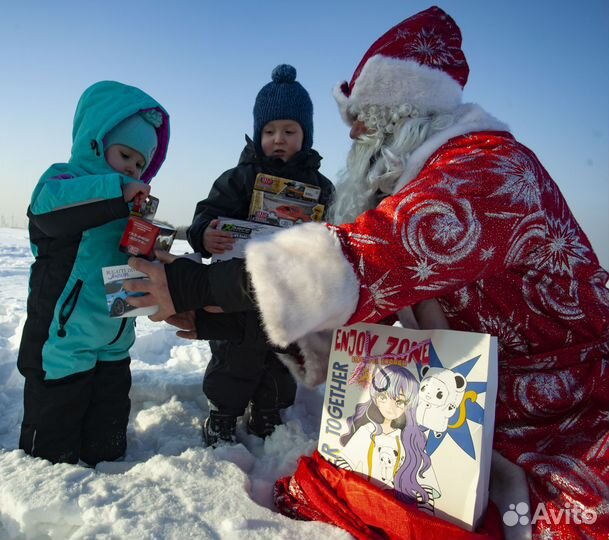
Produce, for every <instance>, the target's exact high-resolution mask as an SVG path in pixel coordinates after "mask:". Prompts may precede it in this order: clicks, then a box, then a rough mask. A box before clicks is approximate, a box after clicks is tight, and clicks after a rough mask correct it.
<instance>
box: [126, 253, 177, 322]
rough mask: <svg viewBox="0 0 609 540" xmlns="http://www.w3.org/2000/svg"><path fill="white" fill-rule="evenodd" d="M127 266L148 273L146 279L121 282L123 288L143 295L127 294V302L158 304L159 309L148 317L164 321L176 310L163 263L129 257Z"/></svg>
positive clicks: (133, 303)
mask: <svg viewBox="0 0 609 540" xmlns="http://www.w3.org/2000/svg"><path fill="white" fill-rule="evenodd" d="M129 266H131V268H134V269H135V270H138V271H140V272H143V273H144V274H147V275H148V279H129V280H127V281H125V283H124V284H123V288H124V289H125V290H126V291H128V292H137V293H143V294H144V296H129V297H127V303H128V304H130V305H132V306H135V307H150V306H159V310H158V311H157V312H156V313H155V314H154V315H151V316H150V317H148V318H149V319H150V320H151V321H155V322H156V321H164V320H165V319H167V318H169V317H170V316H171V315H173V314H175V312H176V310H175V308H174V305H173V300H172V299H171V294H169V288H168V287H167V277H166V276H165V265H163V264H158V263H152V262H149V261H145V260H144V259H139V258H137V257H131V258H130V259H129Z"/></svg>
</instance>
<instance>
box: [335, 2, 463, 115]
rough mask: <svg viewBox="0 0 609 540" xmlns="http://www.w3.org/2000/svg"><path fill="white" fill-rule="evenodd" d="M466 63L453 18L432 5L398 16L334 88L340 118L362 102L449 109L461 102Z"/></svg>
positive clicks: (423, 110)
mask: <svg viewBox="0 0 609 540" xmlns="http://www.w3.org/2000/svg"><path fill="white" fill-rule="evenodd" d="M468 75H469V66H468V65H467V60H466V59H465V55H464V54H463V51H462V50H461V31H460V30H459V27H458V26H457V24H456V23H455V21H454V20H453V19H452V18H451V17H450V16H449V15H447V14H446V13H445V12H444V11H443V10H441V9H440V8H439V7H436V6H433V7H430V8H429V9H426V10H425V11H421V12H420V13H417V14H416V15H413V16H412V17H409V18H408V19H405V20H403V21H402V22H401V23H399V24H397V25H396V26H394V27H393V28H391V30H389V31H388V32H386V33H385V34H384V35H383V36H381V37H380V38H379V39H377V40H376V41H375V42H374V44H373V45H372V46H371V47H370V48H369V49H368V50H367V51H366V54H364V57H363V58H362V60H361V62H360V63H359V65H358V66H357V69H356V70H355V72H354V73H353V77H352V78H351V82H350V83H347V81H345V82H343V83H342V84H339V85H337V86H336V88H335V89H334V97H335V98H336V101H337V102H338V106H339V109H340V113H341V115H342V117H343V118H344V120H345V121H346V122H347V123H348V124H351V123H353V120H354V119H355V117H356V116H357V114H354V112H355V111H358V109H360V108H361V107H362V106H365V105H377V106H382V107H389V108H397V107H399V106H400V105H404V104H409V105H412V106H414V107H415V108H416V109H417V110H418V111H419V113H420V114H433V113H442V112H449V111H451V110H453V109H454V108H455V107H457V106H458V105H459V104H460V103H461V95H462V91H463V87H464V86H465V83H466V82H467V76H468Z"/></svg>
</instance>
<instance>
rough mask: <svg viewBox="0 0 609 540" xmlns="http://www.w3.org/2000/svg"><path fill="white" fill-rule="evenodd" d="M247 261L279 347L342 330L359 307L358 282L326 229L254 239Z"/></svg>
mask: <svg viewBox="0 0 609 540" xmlns="http://www.w3.org/2000/svg"><path fill="white" fill-rule="evenodd" d="M245 260H246V267H247V270H248V272H249V274H250V277H251V281H252V284H253V286H254V291H255V294H256V301H257V303H258V306H259V308H260V312H261V313H262V319H263V322H264V326H265V329H266V332H267V334H268V336H269V338H270V339H271V341H273V343H275V344H277V345H279V346H282V347H285V346H287V345H289V344H290V343H294V342H295V341H296V340H297V339H299V338H301V337H302V336H304V335H306V334H309V333H310V332H317V331H319V330H326V329H333V328H336V327H337V326H341V325H343V324H345V323H346V322H347V321H348V320H349V317H350V316H351V314H352V313H353V312H354V311H355V308H356V307H357V301H358V297H359V282H358V280H357V277H356V275H355V272H354V271H353V268H352V267H351V265H350V264H349V262H348V261H347V259H346V258H345V256H344V255H343V252H342V250H341V246H340V242H339V241H338V239H337V238H336V236H335V235H334V234H333V233H332V232H330V231H329V230H328V228H327V227H326V226H325V225H322V224H319V223H306V224H304V225H298V226H295V227H292V228H291V229H286V230H284V231H280V232H278V233H276V234H273V235H271V236H266V237H261V238H259V239H254V240H251V241H250V242H248V244H247V247H246V258H245Z"/></svg>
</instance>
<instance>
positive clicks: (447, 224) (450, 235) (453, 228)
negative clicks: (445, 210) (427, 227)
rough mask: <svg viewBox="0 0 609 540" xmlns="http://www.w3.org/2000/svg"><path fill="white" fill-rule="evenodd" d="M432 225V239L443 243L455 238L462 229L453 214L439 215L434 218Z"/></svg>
mask: <svg viewBox="0 0 609 540" xmlns="http://www.w3.org/2000/svg"><path fill="white" fill-rule="evenodd" d="M432 227H433V230H434V236H433V239H434V240H438V241H440V242H442V244H444V245H446V244H448V243H449V242H451V241H454V240H456V239H457V238H458V237H459V235H460V234H461V233H462V232H463V229H464V227H463V225H461V223H460V222H459V220H458V219H457V216H455V215H454V214H446V215H444V216H440V217H439V218H437V219H436V220H435V222H434V224H433V226H432Z"/></svg>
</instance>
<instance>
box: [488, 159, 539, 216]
mask: <svg viewBox="0 0 609 540" xmlns="http://www.w3.org/2000/svg"><path fill="white" fill-rule="evenodd" d="M491 172H494V173H496V174H498V175H499V176H501V177H503V178H505V182H504V183H503V185H502V186H501V187H500V188H499V189H498V190H497V191H496V192H495V193H494V195H509V196H510V198H511V201H512V204H519V203H522V204H524V205H525V206H526V207H527V209H529V210H530V209H531V208H534V207H537V206H539V204H540V197H541V195H540V192H539V183H538V171H537V168H536V167H535V164H534V163H533V162H532V161H531V160H530V159H529V158H528V157H526V156H525V155H523V154H514V155H510V156H497V157H495V163H494V167H493V168H491Z"/></svg>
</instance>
